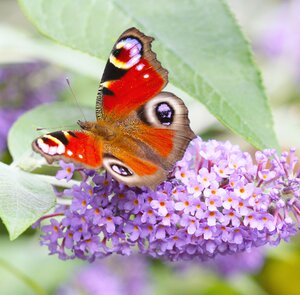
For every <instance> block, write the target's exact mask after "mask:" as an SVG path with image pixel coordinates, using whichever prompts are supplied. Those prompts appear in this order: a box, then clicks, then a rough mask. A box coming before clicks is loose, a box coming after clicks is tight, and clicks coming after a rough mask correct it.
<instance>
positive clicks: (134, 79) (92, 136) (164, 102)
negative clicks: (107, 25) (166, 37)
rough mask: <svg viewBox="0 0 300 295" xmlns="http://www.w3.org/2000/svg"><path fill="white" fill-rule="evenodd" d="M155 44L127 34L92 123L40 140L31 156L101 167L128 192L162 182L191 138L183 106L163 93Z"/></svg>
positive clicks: (115, 54)
mask: <svg viewBox="0 0 300 295" xmlns="http://www.w3.org/2000/svg"><path fill="white" fill-rule="evenodd" d="M153 40H154V39H153V38H151V37H148V36H145V35H144V34H143V33H141V32H140V31H139V30H137V29H136V28H130V29H128V30H126V31H125V32H124V33H123V34H122V35H121V36H120V37H119V39H118V40H117V42H116V43H115V45H114V47H113V49H112V51H111V54H110V56H109V59H108V61H107V64H106V67H105V70H104V73H103V77H102V79H101V82H100V86H99V90H98V94H97V100H96V118H97V119H96V122H88V121H78V125H79V126H80V127H81V130H72V131H70V130H69V131H56V132H52V133H48V134H45V135H43V136H41V137H38V138H37V139H35V140H34V141H33V143H32V147H33V150H34V151H36V152H38V153H40V154H41V155H42V156H44V157H45V158H46V160H47V162H48V163H52V162H53V161H54V160H59V159H62V160H64V161H65V162H73V163H76V164H79V165H81V166H83V167H86V168H92V169H97V168H100V167H102V166H104V168H105V169H106V170H107V171H108V172H109V173H110V174H111V175H112V176H113V177H114V178H115V179H116V180H118V181H120V182H123V183H125V184H127V185H129V186H139V187H141V186H148V187H150V188H155V186H157V185H158V184H160V183H161V182H162V181H164V180H165V179H166V178H167V176H168V173H169V171H170V170H171V169H172V167H173V165H174V164H175V162H176V161H178V160H180V159H181V158H182V156H183V153H184V151H185V149H186V147H187V145H188V144H189V142H190V141H191V140H192V139H193V138H194V137H195V134H194V133H193V131H192V130H191V129H190V126H189V119H188V110H187V108H186V106H185V105H184V103H183V101H182V100H181V99H180V98H178V97H177V96H175V95H174V94H172V93H169V92H161V91H162V89H163V88H164V87H165V86H166V84H167V83H168V71H167V70H166V69H164V68H163V67H162V66H161V64H160V62H159V61H158V60H157V59H156V54H155V53H154V52H153V51H152V50H151V42H152V41H153Z"/></svg>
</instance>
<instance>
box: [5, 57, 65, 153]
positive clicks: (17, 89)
mask: <svg viewBox="0 0 300 295" xmlns="http://www.w3.org/2000/svg"><path fill="white" fill-rule="evenodd" d="M49 69H50V67H49V66H48V65H47V64H46V63H44V62H39V61H36V62H28V63H22V64H8V65H2V66H1V67H0V126H1V128H0V153H1V152H2V151H3V150H4V149H5V148H6V138H7V134H8V130H9V128H10V127H11V125H12V124H13V123H14V121H15V120H16V119H17V118H18V117H19V116H20V115H21V114H22V113H24V112H25V111H26V110H29V109H31V108H33V107H34V106H36V105H38V104H40V103H43V102H50V101H54V100H56V99H57V92H58V91H59V90H61V89H62V87H63V84H62V81H63V80H62V79H55V77H53V72H51V71H49ZM50 72H51V73H50ZM54 76H55V75H54ZM57 77H58V75H56V78H57Z"/></svg>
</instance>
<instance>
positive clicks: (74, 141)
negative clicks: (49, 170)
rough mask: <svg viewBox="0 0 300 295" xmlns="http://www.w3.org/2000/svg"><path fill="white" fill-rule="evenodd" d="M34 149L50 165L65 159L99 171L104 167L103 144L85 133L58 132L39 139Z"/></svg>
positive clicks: (35, 142) (33, 145)
mask: <svg viewBox="0 0 300 295" xmlns="http://www.w3.org/2000/svg"><path fill="white" fill-rule="evenodd" d="M32 147H33V149H34V150H35V151H36V152H38V153H40V154H41V155H42V156H44V157H45V158H46V160H47V162H48V163H50V164H51V163H52V162H53V161H54V160H59V159H63V160H64V161H66V162H75V163H77V164H80V165H81V166H84V167H87V168H92V169H97V168H100V167H101V166H102V155H103V143H102V141H101V140H100V139H97V138H96V137H94V136H92V134H91V133H88V132H84V131H56V132H52V133H48V134H45V135H43V136H41V137H39V138H37V139H36V140H35V141H34V142H33V143H32Z"/></svg>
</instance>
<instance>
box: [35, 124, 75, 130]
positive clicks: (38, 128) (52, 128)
mask: <svg viewBox="0 0 300 295" xmlns="http://www.w3.org/2000/svg"><path fill="white" fill-rule="evenodd" d="M66 128H74V125H69V126H56V127H37V128H36V131H44V130H58V129H66Z"/></svg>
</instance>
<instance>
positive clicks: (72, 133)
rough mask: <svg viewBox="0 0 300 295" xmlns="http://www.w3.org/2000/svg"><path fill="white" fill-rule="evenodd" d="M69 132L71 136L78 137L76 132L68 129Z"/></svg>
mask: <svg viewBox="0 0 300 295" xmlns="http://www.w3.org/2000/svg"><path fill="white" fill-rule="evenodd" d="M68 133H69V134H70V135H71V136H73V137H77V135H76V134H75V133H74V132H72V131H68Z"/></svg>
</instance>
